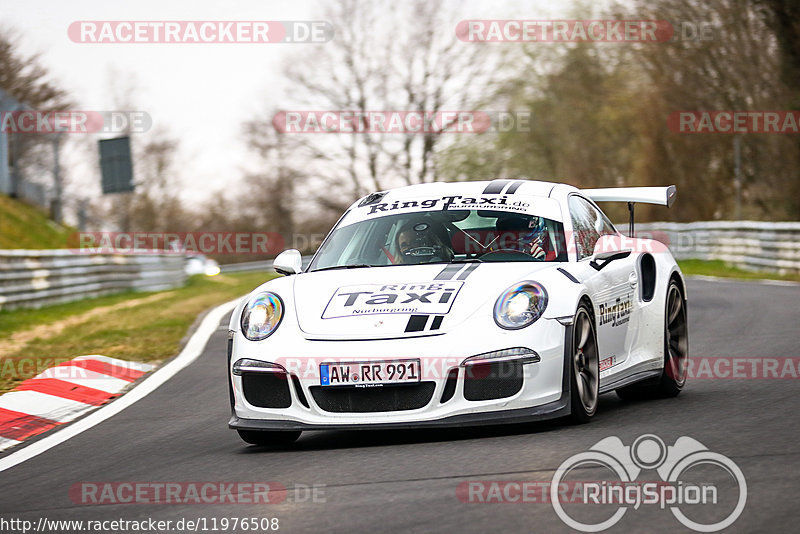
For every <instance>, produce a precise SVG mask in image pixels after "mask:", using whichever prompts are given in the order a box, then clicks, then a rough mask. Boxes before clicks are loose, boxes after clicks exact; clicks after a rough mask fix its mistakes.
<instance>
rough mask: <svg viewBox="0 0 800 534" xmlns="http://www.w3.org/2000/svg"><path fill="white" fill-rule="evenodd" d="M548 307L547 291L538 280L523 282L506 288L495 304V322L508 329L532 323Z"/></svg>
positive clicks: (516, 328) (523, 326) (515, 328)
mask: <svg viewBox="0 0 800 534" xmlns="http://www.w3.org/2000/svg"><path fill="white" fill-rule="evenodd" d="M546 307H547V291H545V289H544V287H542V285H541V284H539V283H537V282H521V283H519V284H516V285H513V286H511V287H509V288H508V289H506V290H505V291H504V292H503V294H502V295H500V298H498V299H497V302H496V303H495V305H494V322H496V323H497V326H499V327H500V328H505V329H506V330H518V329H520V328H525V327H526V326H529V325H532V324H533V323H534V322H536V320H537V319H538V318H539V317H541V316H542V314H543V313H544V309H545V308H546Z"/></svg>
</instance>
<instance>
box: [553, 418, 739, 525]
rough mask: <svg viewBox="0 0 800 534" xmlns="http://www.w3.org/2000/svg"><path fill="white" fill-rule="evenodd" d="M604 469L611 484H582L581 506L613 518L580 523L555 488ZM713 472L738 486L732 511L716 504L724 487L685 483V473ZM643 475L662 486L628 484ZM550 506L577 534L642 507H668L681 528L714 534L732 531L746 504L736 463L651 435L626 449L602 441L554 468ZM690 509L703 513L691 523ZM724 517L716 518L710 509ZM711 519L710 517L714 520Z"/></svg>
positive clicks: (689, 443) (692, 442) (683, 441)
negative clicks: (605, 508) (577, 473)
mask: <svg viewBox="0 0 800 534" xmlns="http://www.w3.org/2000/svg"><path fill="white" fill-rule="evenodd" d="M598 466H599V467H601V468H605V469H607V470H609V471H610V472H611V477H612V479H611V480H608V481H591V482H583V483H581V484H580V485H581V486H582V488H581V492H580V493H581V495H582V501H581V504H594V505H611V506H612V507H616V509H615V510H614V512H613V513H612V514H611V517H608V518H606V519H602V520H598V519H595V520H586V519H579V518H578V517H577V515H578V514H577V512H579V511H580V508H579V509H578V510H575V509H574V508H573V509H572V510H571V512H568V511H567V509H566V508H565V507H564V503H562V501H561V499H560V498H559V488H560V487H562V482H564V481H566V477H567V476H569V474H570V473H571V472H572V471H573V470H576V469H584V468H597V467H598ZM700 466H702V467H705V468H707V469H715V470H716V471H717V472H719V473H720V474H722V475H723V476H726V477H727V478H729V479H731V481H732V482H733V483H735V486H736V491H735V493H736V496H735V497H734V498H733V499H731V500H732V501H734V502H735V505H734V506H733V507H732V510H730V511H729V512H728V508H729V507H728V506H725V505H724V504H722V503H721V502H720V501H721V499H722V495H721V493H722V492H723V491H725V492H726V493H734V492H729V491H727V490H728V489H729V488H728V486H729V485H730V484H728V485H726V486H725V487H721V486H720V484H719V483H715V484H710V483H697V482H693V481H691V480H689V479H688V476H691V475H688V476H687V473H690V472H691V471H692V470H694V469H696V468H698V467H700ZM645 471H655V472H656V473H657V474H658V476H659V478H660V479H661V482H653V483H643V484H630V483H632V482H636V481H637V480H638V479H639V477H640V475H641V474H642V473H643V472H645ZM550 503H551V504H552V506H553V509H554V510H555V512H556V514H557V515H558V517H559V519H561V520H562V521H563V522H564V523H565V524H567V525H568V526H569V527H571V528H573V529H575V530H578V531H581V532H601V531H603V530H606V529H609V528H611V527H613V526H614V525H616V524H617V523H619V522H620V521H621V520H622V518H623V516H624V515H625V514H626V513H627V512H628V511H630V510H637V509H638V508H639V507H640V506H642V505H657V506H660V507H661V508H662V509H664V508H669V511H670V512H671V513H672V515H673V516H674V517H675V518H676V519H677V520H678V521H679V522H680V523H681V524H682V525H683V526H685V527H687V528H690V529H692V530H695V531H698V532H717V531H719V530H722V529H724V528H727V527H729V526H731V525H732V524H733V523H734V522H735V521H736V520H737V519H738V518H739V516H740V515H741V514H742V511H744V507H745V504H746V503H747V482H746V481H745V478H744V474H743V473H742V470H741V469H740V468H739V466H738V465H736V463H735V462H734V461H733V460H731V459H730V458H728V457H727V456H724V455H722V454H720V453H717V452H713V451H710V450H709V449H708V448H707V447H706V446H704V445H703V444H702V443H700V442H699V441H697V440H696V439H693V438H690V437H687V436H682V437H680V438H678V440H677V441H676V442H675V444H674V445H670V446H667V445H666V444H665V443H664V441H663V440H662V439H661V438H659V437H658V436H655V435H653V434H643V435H641V436H639V437H638V438H636V439H635V440H634V441H633V443H632V444H631V445H630V446H626V445H625V444H623V442H622V440H621V439H620V438H618V437H616V436H611V437H608V438H605V439H602V440H600V441H598V442H597V443H595V444H594V445H593V446H592V447H591V448H590V449H589V450H588V451H586V452H581V453H578V454H575V455H573V456H571V457H570V458H568V459H567V460H565V461H564V462H563V463H562V464H561V465H560V466H559V467H558V469H556V472H555V474H554V475H553V480H552V482H551V484H550ZM694 506H702V507H703V510H704V511H705V512H706V513H704V514H703V516H702V518H699V517H696V518H694V519H693V518H692V517H691V515H692V511H694V510H695V508H693V507H694ZM714 506H718V508H719V509H721V510H722V512H721V513H720V514H719V517H716V516H715V515H714V513H713V509H712V508H711V507H714ZM712 517H713V518H712Z"/></svg>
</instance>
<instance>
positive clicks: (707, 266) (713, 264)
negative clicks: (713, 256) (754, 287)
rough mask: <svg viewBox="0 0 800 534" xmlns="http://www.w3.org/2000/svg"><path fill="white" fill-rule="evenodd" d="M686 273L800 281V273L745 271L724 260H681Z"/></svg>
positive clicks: (679, 263) (748, 278) (744, 278)
mask: <svg viewBox="0 0 800 534" xmlns="http://www.w3.org/2000/svg"><path fill="white" fill-rule="evenodd" d="M678 265H680V267H681V271H683V274H686V275H703V276H718V277H720V278H739V279H742V280H784V281H789V282H800V274H786V275H780V274H775V273H767V272H762V271H745V270H743V269H739V268H737V267H734V266H732V265H730V264H727V263H725V262H724V261H719V260H713V261H706V260H681V261H679V262H678Z"/></svg>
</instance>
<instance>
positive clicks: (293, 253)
mask: <svg viewBox="0 0 800 534" xmlns="http://www.w3.org/2000/svg"><path fill="white" fill-rule="evenodd" d="M272 268H273V269H275V270H276V271H278V273H280V274H283V275H286V276H289V275H291V274H297V273H299V272H300V271H302V270H303V258H302V257H301V256H300V251H299V250H297V249H293V248H292V249H289V250H284V251H283V252H281V253H280V254H278V256H277V257H276V258H275V261H273V262H272Z"/></svg>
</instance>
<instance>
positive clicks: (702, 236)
mask: <svg viewBox="0 0 800 534" xmlns="http://www.w3.org/2000/svg"><path fill="white" fill-rule="evenodd" d="M619 228H624V227H623V226H620V227H619ZM636 234H637V235H638V236H640V237H649V236H650V235H652V236H654V237H655V238H656V239H658V240H659V241H666V245H667V246H668V247H669V249H670V250H671V251H672V254H673V256H675V258H676V259H679V260H685V259H698V260H722V261H725V262H727V263H729V264H731V265H734V266H736V267H739V268H741V269H746V270H750V271H767V272H773V273H779V274H790V273H791V274H797V273H800V222H756V221H713V222H693V223H666V222H657V223H646V224H637V225H636Z"/></svg>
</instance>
